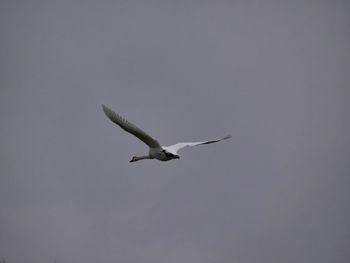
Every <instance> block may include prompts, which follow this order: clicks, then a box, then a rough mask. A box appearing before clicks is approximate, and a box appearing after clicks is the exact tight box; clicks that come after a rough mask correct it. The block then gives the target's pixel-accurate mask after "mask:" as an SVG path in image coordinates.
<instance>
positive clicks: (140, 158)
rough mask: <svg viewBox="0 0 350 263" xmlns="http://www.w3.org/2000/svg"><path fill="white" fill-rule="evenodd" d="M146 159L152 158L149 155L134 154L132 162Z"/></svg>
mask: <svg viewBox="0 0 350 263" xmlns="http://www.w3.org/2000/svg"><path fill="white" fill-rule="evenodd" d="M144 159H151V157H150V156H149V155H142V156H134V157H132V160H131V161H132V162H136V161H140V160H144Z"/></svg>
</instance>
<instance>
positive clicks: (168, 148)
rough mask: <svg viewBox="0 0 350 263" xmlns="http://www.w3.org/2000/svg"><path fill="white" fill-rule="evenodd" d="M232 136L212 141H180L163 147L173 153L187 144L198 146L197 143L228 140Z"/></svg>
mask: <svg viewBox="0 0 350 263" xmlns="http://www.w3.org/2000/svg"><path fill="white" fill-rule="evenodd" d="M231 137H232V136H231V135H227V136H225V137H224V138H221V139H217V140H211V141H204V142H179V143H176V144H173V145H170V146H166V147H163V148H164V149H166V150H167V151H169V152H171V153H173V154H177V152H178V151H179V150H181V149H182V148H184V147H187V146H197V145H203V144H211V143H215V142H219V141H222V140H226V139H230V138H231Z"/></svg>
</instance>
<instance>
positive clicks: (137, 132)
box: [102, 104, 232, 162]
mask: <svg viewBox="0 0 350 263" xmlns="http://www.w3.org/2000/svg"><path fill="white" fill-rule="evenodd" d="M102 109H103V111H104V113H105V114H106V116H107V117H108V118H109V119H110V120H111V121H112V122H114V123H115V124H117V125H119V126H120V127H121V128H122V129H123V130H125V131H127V132H129V133H131V134H132V135H134V136H136V137H137V138H139V139H140V140H141V141H143V142H144V143H145V144H147V145H148V147H149V152H148V154H147V155H143V156H133V157H132V159H131V160H130V162H136V161H139V160H143V159H157V160H160V161H169V160H172V159H180V156H179V155H178V154H177V152H178V151H179V150H180V149H182V148H184V147H186V146H196V145H202V144H210V143H214V142H219V141H222V140H226V139H229V138H231V137H232V136H231V135H227V136H225V137H224V138H221V139H218V140H210V141H203V142H179V143H176V144H174V145H170V146H161V145H160V144H159V142H158V141H157V140H156V139H154V138H152V137H151V136H150V135H148V134H147V133H146V132H144V131H143V130H141V129H140V128H138V127H137V126H136V125H134V124H132V123H130V122H129V121H127V120H126V119H124V118H123V117H121V116H120V115H118V114H117V113H115V112H114V111H112V110H111V109H109V108H108V107H106V106H105V105H103V104H102Z"/></svg>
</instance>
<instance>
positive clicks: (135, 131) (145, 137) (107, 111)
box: [102, 104, 161, 148]
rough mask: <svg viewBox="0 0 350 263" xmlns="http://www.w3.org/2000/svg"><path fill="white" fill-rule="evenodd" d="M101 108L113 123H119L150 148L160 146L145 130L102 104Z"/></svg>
mask: <svg viewBox="0 0 350 263" xmlns="http://www.w3.org/2000/svg"><path fill="white" fill-rule="evenodd" d="M102 109H103V111H104V113H105V114H106V116H107V117H108V118H109V119H110V120H111V121H112V122H114V123H115V124H117V125H119V126H120V127H121V128H122V129H123V130H125V131H127V132H129V133H131V134H133V135H135V136H136V137H137V138H139V139H140V140H141V141H143V142H144V143H145V144H147V145H148V146H149V147H150V148H160V147H161V146H160V144H159V142H158V141H157V140H156V139H154V138H152V137H151V136H150V135H148V134H147V133H146V132H144V131H143V130H141V129H140V128H138V127H137V126H136V125H134V124H132V123H131V122H129V121H127V120H126V119H124V118H123V117H121V116H120V115H118V114H117V113H115V112H114V111H112V110H111V109H109V108H108V107H106V106H105V105H103V104H102Z"/></svg>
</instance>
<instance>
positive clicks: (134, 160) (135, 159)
mask: <svg viewBox="0 0 350 263" xmlns="http://www.w3.org/2000/svg"><path fill="white" fill-rule="evenodd" d="M138 160H139V159H138V158H137V157H136V156H133V157H132V158H131V160H130V163H132V162H136V161H138Z"/></svg>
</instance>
